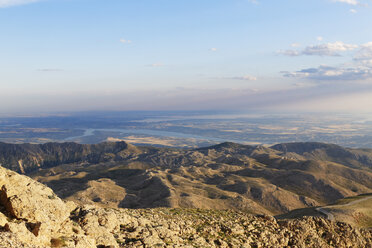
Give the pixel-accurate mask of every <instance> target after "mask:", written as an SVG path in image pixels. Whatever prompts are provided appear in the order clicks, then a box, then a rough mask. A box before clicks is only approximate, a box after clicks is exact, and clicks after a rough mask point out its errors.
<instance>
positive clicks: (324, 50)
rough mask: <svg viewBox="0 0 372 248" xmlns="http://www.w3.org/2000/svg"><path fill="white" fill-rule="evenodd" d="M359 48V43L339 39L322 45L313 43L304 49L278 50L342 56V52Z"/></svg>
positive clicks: (287, 52) (312, 54) (288, 52)
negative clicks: (349, 42)
mask: <svg viewBox="0 0 372 248" xmlns="http://www.w3.org/2000/svg"><path fill="white" fill-rule="evenodd" d="M356 48H358V46H357V45H352V44H345V43H343V42H341V41H337V42H334V43H326V44H320V45H311V46H307V47H305V48H304V49H303V50H301V51H298V50H280V51H278V53H279V54H283V55H286V56H292V57H293V56H300V55H308V56H314V55H317V56H340V53H341V52H347V51H351V50H354V49H356Z"/></svg>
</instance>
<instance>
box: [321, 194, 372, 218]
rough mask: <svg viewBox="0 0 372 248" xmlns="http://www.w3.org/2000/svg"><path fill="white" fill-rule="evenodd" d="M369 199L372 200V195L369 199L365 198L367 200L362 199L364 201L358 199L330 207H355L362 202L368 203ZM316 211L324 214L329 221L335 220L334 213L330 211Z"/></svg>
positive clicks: (322, 209)
mask: <svg viewBox="0 0 372 248" xmlns="http://www.w3.org/2000/svg"><path fill="white" fill-rule="evenodd" d="M369 199H372V195H371V196H368V197H365V198H362V199H358V200H355V201H352V202H349V203H346V204H342V205H332V206H330V207H332V208H334V207H347V206H351V205H354V204H357V203H360V202H364V201H367V200H369ZM315 210H316V211H318V212H319V213H321V214H324V215H325V216H326V217H327V219H328V220H335V216H334V215H333V214H332V213H330V212H329V211H327V210H325V209H324V208H322V207H319V208H316V209H315Z"/></svg>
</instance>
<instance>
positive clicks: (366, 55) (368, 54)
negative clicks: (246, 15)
mask: <svg viewBox="0 0 372 248" xmlns="http://www.w3.org/2000/svg"><path fill="white" fill-rule="evenodd" d="M354 61H356V62H357V63H359V64H361V65H364V66H369V67H372V42H368V43H366V44H363V45H361V46H360V49H359V50H358V51H357V52H356V53H355V55H354Z"/></svg>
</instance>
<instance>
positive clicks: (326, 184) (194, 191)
mask: <svg viewBox="0 0 372 248" xmlns="http://www.w3.org/2000/svg"><path fill="white" fill-rule="evenodd" d="M371 157H372V150H366V149H360V150H358V149H348V148H343V147H340V146H336V145H331V144H323V143H290V144H279V145H275V146H272V147H264V146H247V145H240V144H235V143H222V144H219V145H215V146H211V147H205V148H199V149H189V150H186V149H171V148H154V147H135V146H132V145H129V144H127V143H125V142H117V143H101V144H97V145H80V144H75V143H49V144H43V145H31V144H22V145H14V144H4V143H2V144H1V145H0V163H1V164H2V166H4V167H6V168H10V169H12V170H15V171H18V172H21V173H25V174H28V175H30V176H31V177H33V178H34V179H36V180H38V181H40V182H42V183H44V184H46V185H48V186H49V187H51V188H52V189H53V190H54V191H55V192H56V193H57V195H58V196H60V197H61V198H64V199H69V200H74V201H75V202H78V203H83V204H87V203H89V204H96V205H100V206H111V207H123V208H154V207H182V208H204V209H234V210H240V211H245V212H250V213H259V214H273V215H274V214H282V213H286V212H288V211H291V210H294V209H299V208H307V207H314V206H321V205H327V204H331V203H333V202H335V201H337V200H339V199H343V198H344V197H352V196H357V195H360V194H365V193H370V192H372V170H371V163H370V158H371Z"/></svg>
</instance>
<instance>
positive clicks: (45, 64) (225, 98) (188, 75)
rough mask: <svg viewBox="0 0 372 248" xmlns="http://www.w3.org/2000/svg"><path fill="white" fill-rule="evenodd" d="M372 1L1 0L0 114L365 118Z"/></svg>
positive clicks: (370, 94)
mask: <svg viewBox="0 0 372 248" xmlns="http://www.w3.org/2000/svg"><path fill="white" fill-rule="evenodd" d="M371 24H372V0H311V1H309V0H280V1H279V0H0V113H6V114H12V113H27V112H32V113H37V112H63V111H66V112H68V111H91V110H100V111H102V110H239V111H258V110H266V111H297V112H301V111H304V112H306V111H310V112H316V111H322V112H324V111H339V112H356V111H358V112H368V111H370V109H371V107H372V25H371Z"/></svg>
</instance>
